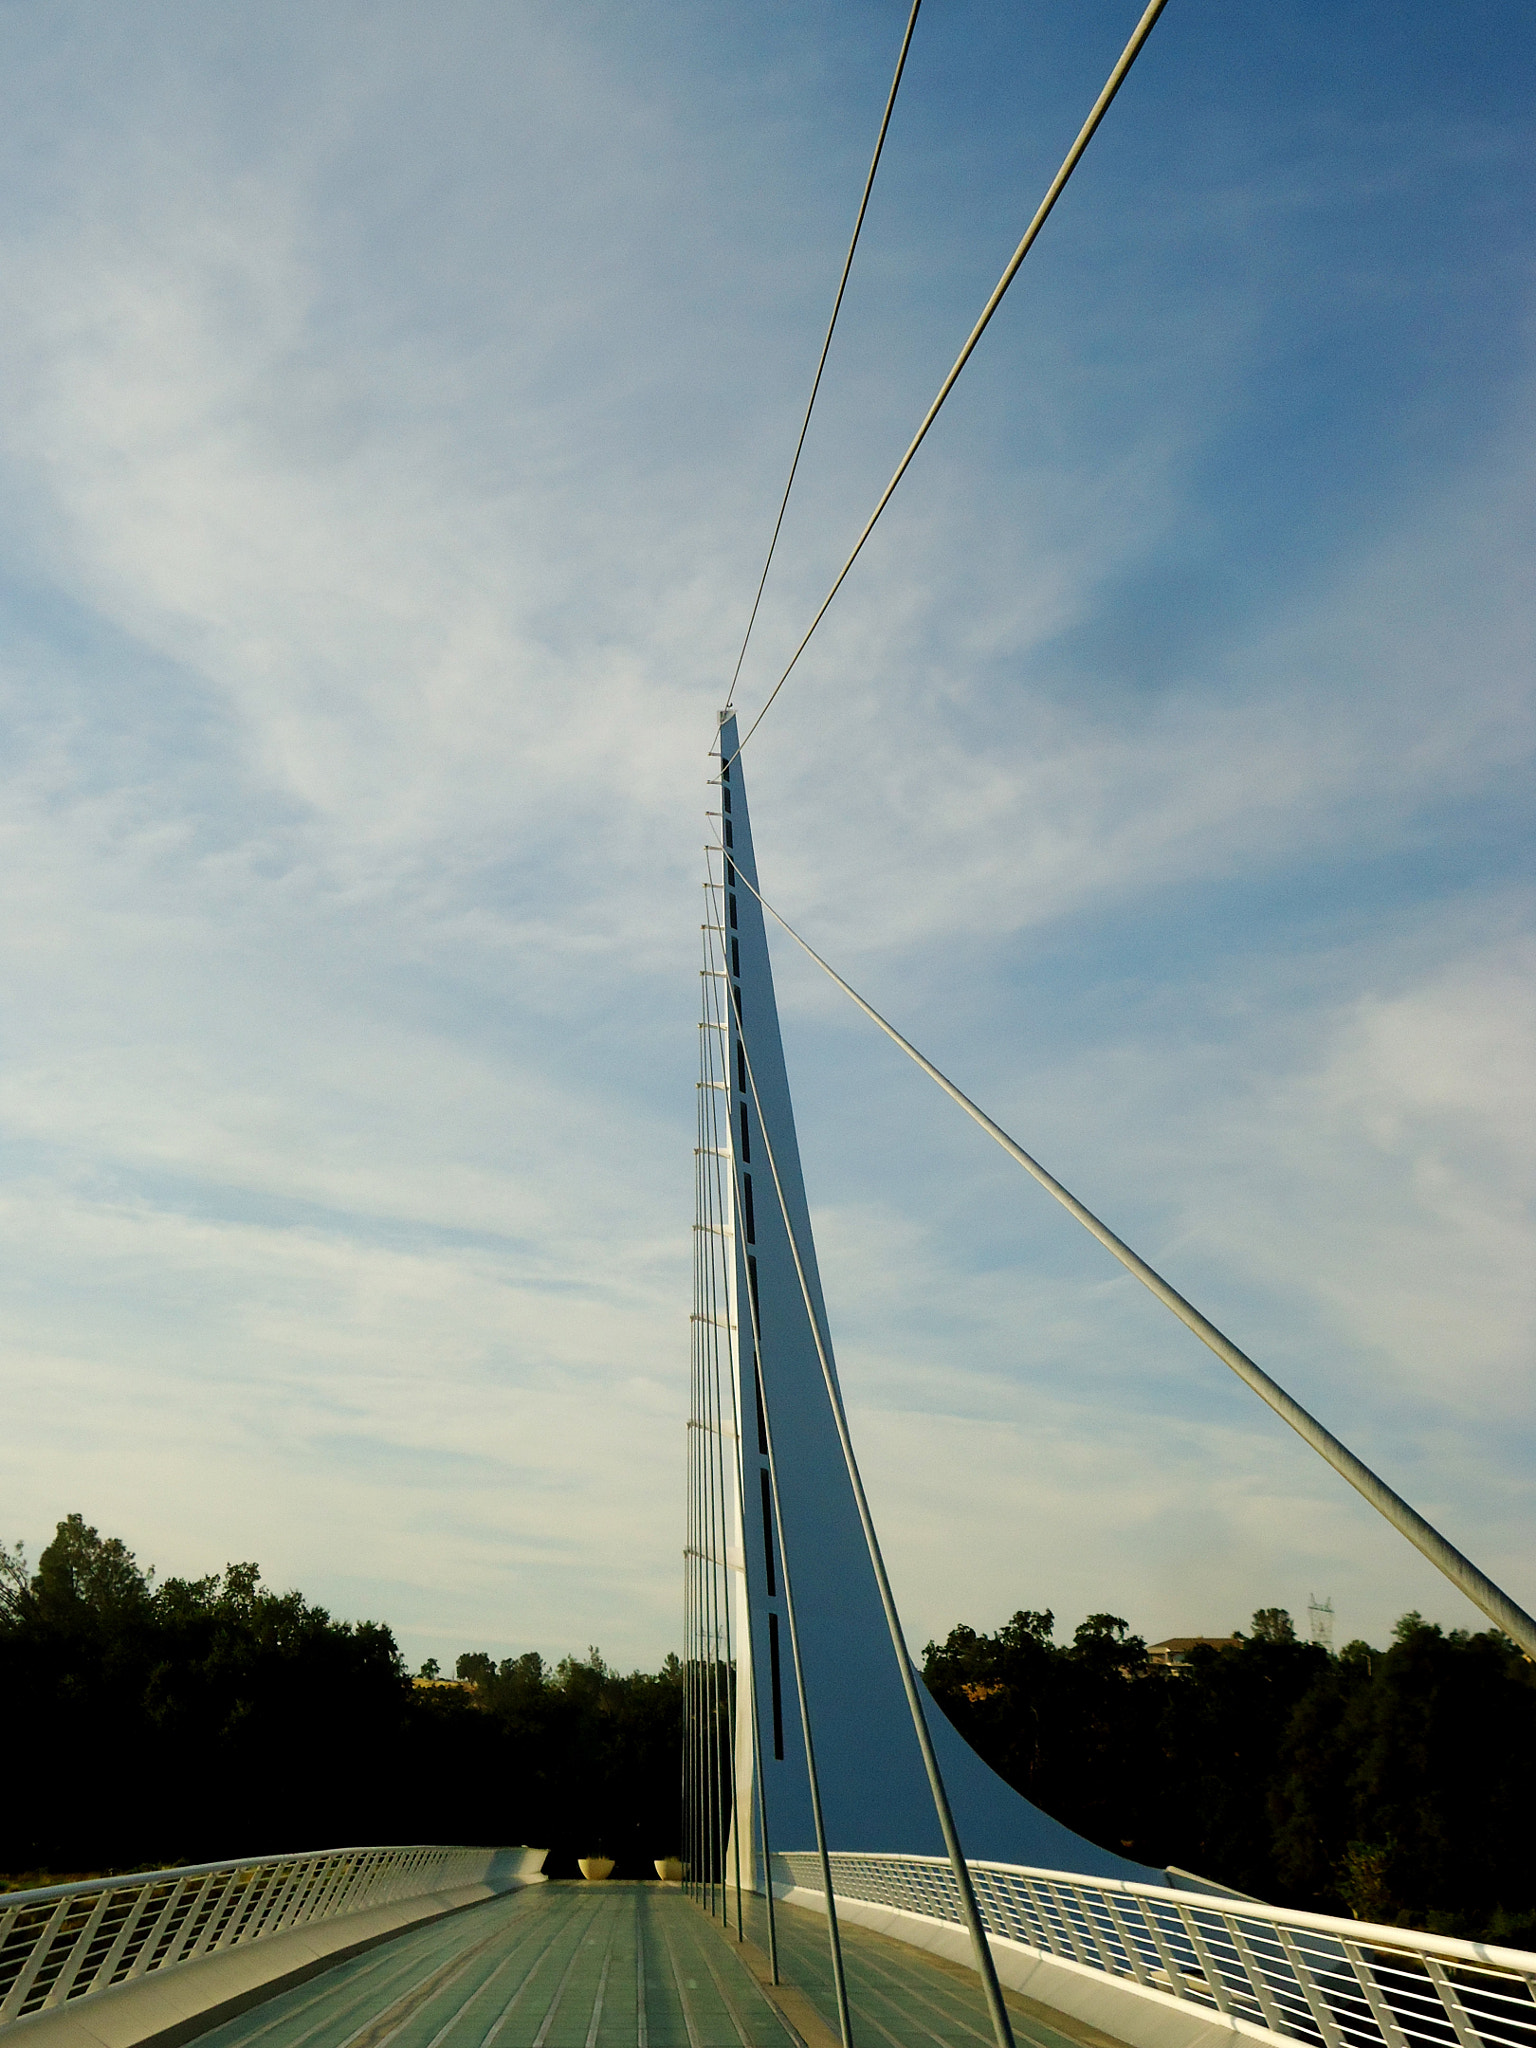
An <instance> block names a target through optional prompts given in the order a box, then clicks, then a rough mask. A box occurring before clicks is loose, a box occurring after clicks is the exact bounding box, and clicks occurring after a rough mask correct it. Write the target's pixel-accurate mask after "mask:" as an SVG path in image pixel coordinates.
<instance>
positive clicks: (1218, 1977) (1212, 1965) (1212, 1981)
mask: <svg viewBox="0 0 1536 2048" xmlns="http://www.w3.org/2000/svg"><path fill="white" fill-rule="evenodd" d="M1174 1911H1175V1912H1176V1913H1177V1914H1178V1916H1179V1925H1180V1926H1181V1927H1182V1928H1183V1929H1184V1932H1185V1933H1186V1934H1187V1935H1188V1936H1189V1945H1190V1947H1191V1948H1192V1949H1193V1950H1194V1952H1195V1960H1196V1962H1197V1963H1198V1964H1199V1965H1200V1968H1201V1970H1202V1972H1203V1973H1204V1976H1205V1983H1206V1988H1207V1990H1208V1991H1209V1992H1210V1994H1211V1999H1212V2002H1213V2003H1214V2005H1215V2007H1216V2010H1217V2011H1218V2012H1219V2013H1220V2014H1221V2015H1222V2017H1223V2019H1229V2018H1230V2017H1231V2015H1232V2000H1231V1997H1230V1996H1229V1995H1228V1992H1227V1983H1226V1979H1225V1978H1224V1977H1223V1976H1222V1974H1221V1971H1220V1969H1219V1968H1218V1967H1217V1964H1216V1958H1215V1957H1214V1956H1213V1955H1212V1954H1211V1951H1210V1949H1209V1947H1208V1946H1207V1944H1206V1939H1205V1936H1204V1934H1202V1933H1201V1931H1200V1924H1199V1922H1198V1921H1197V1920H1196V1919H1195V1916H1194V1914H1193V1913H1192V1912H1191V1911H1190V1910H1189V1908H1188V1907H1187V1906H1182V1905H1181V1906H1176V1907H1175V1908H1174ZM1329 2048H1337V2044H1336V2043H1333V2042H1330V2043H1329Z"/></svg>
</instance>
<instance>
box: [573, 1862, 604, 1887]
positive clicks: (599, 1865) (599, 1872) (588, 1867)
mask: <svg viewBox="0 0 1536 2048" xmlns="http://www.w3.org/2000/svg"><path fill="white" fill-rule="evenodd" d="M576 1868H577V1869H578V1870H579V1871H580V1872H581V1874H582V1876H583V1877H586V1878H590V1879H591V1880H592V1882H593V1883H594V1884H598V1883H600V1882H601V1881H602V1879H603V1878H605V1877H612V1875H613V1858H612V1857H611V1856H578V1857H577V1858H576Z"/></svg>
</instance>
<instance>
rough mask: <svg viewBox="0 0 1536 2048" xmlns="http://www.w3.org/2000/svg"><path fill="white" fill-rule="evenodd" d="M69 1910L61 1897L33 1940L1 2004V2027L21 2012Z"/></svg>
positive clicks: (66, 1900) (67, 1902) (66, 1902)
mask: <svg viewBox="0 0 1536 2048" xmlns="http://www.w3.org/2000/svg"><path fill="white" fill-rule="evenodd" d="M68 1911H69V1901H68V1899H60V1901H59V1903H58V1904H57V1905H56V1906H55V1907H54V1909H53V1911H52V1913H51V1914H50V1915H49V1916H48V1923H47V1925H46V1927H45V1928H44V1929H43V1932H42V1933H41V1934H40V1935H39V1936H38V1937H37V1939H36V1940H35V1941H34V1942H33V1944H32V1953H31V1955H30V1956H28V1958H27V1960H26V1962H25V1964H24V1965H23V1966H22V1970H21V1974H20V1975H19V1976H18V1977H17V1979H16V1982H15V1983H14V1984H13V1985H12V1986H11V1988H10V1990H9V1991H8V1992H7V1993H6V1996H5V2003H4V2004H3V2005H0V2027H3V2026H4V2025H5V2024H6V2022H7V2021H8V2020H11V2019H14V2018H16V2017H17V2015H18V2014H19V2013H20V2011H21V2007H22V2003H23V2001H24V2000H25V1998H26V1995H27V1993H28V1992H29V1991H30V1990H31V1989H32V1986H33V1985H34V1984H35V1983H36V1982H37V1980H38V1977H39V1975H40V1974H41V1971H42V1967H43V1964H44V1963H45V1962H46V1961H47V1959H48V1951H49V1949H50V1948H52V1946H53V1944H54V1942H55V1941H56V1940H57V1939H58V1934H59V1929H60V1928H61V1927H62V1926H63V1925H64V1916H65V1914H66V1913H67V1912H68Z"/></svg>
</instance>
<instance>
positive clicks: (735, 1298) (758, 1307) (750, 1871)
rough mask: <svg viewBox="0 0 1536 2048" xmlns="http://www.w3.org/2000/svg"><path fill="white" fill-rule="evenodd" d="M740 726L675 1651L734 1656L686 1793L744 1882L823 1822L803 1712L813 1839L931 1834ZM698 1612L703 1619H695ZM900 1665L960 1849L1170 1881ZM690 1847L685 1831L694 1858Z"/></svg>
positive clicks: (722, 823) (753, 1881) (726, 863)
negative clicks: (798, 1102) (813, 1192)
mask: <svg viewBox="0 0 1536 2048" xmlns="http://www.w3.org/2000/svg"><path fill="white" fill-rule="evenodd" d="M736 745H737V739H736V721H735V719H734V717H727V718H726V720H725V721H724V722H723V724H722V725H721V727H720V735H719V757H718V758H719V760H720V762H721V763H723V764H726V765H725V766H724V769H723V773H722V774H721V775H720V777H719V779H718V781H717V782H716V784H715V787H716V789H717V791H718V797H719V803H718V812H717V813H716V815H714V816H713V818H712V820H711V823H712V826H713V827H714V828H715V830H716V831H717V832H718V844H717V845H715V846H713V847H712V848H711V852H710V872H709V879H708V884H707V890H706V902H707V905H708V911H707V918H706V924H705V931H704V939H705V947H704V967H703V976H702V986H703V990H704V1026H703V1030H702V1032H701V1040H702V1046H701V1074H700V1082H701V1086H700V1103H701V1110H700V1132H701V1135H700V1151H699V1167H700V1172H699V1182H700V1213H699V1218H698V1223H699V1228H698V1229H697V1230H696V1232H695V1245H696V1267H697V1266H699V1265H712V1266H713V1269H714V1271H713V1274H712V1275H710V1276H706V1277H705V1278H704V1279H703V1281H702V1284H700V1285H699V1286H698V1287H697V1288H696V1292H697V1293H698V1294H699V1296H700V1300H699V1301H698V1302H697V1303H696V1321H695V1325H694V1327H695V1332H696V1335H695V1396H694V1411H695V1412H694V1416H693V1418H692V1419H693V1421H694V1423H695V1425H696V1426H695V1428H694V1429H693V1430H691V1431H690V1442H691V1444H692V1446H693V1453H694V1460H695V1463H698V1462H700V1461H702V1460H706V1459H712V1460H713V1462H714V1463H715V1466H716V1472H715V1476H714V1477H713V1480H711V1478H710V1475H708V1474H706V1473H704V1472H702V1471H696V1472H695V1476H694V1481H693V1486H692V1489H691V1492H692V1494H693V1496H694V1497H695V1498H696V1499H697V1500H699V1501H700V1502H701V1503H702V1505H703V1512H704V1517H705V1519H713V1520H714V1523H715V1528H714V1531H713V1533H710V1532H708V1531H706V1530H705V1529H704V1528H703V1527H701V1528H699V1529H698V1530H697V1531H696V1532H695V1533H694V1534H693V1535H691V1536H690V1552H691V1553H692V1556H691V1562H692V1563H693V1564H694V1565H695V1570H694V1573H693V1574H692V1578H693V1580H694V1581H696V1582H697V1583H695V1584H694V1585H693V1590H692V1592H691V1595H690V1615H691V1619H692V1628H691V1636H692V1641H691V1645H690V1648H691V1658H690V1662H691V1664H692V1665H694V1666H701V1665H703V1664H705V1663H707V1662H708V1661H709V1658H710V1656H711V1654H713V1655H714V1656H716V1657H719V1658H726V1657H727V1651H728V1658H729V1660H734V1665H735V1686H734V1703H733V1708H728V1706H727V1703H726V1701H725V1700H724V1698H723V1697H721V1698H720V1700H719V1701H718V1703H717V1705H716V1707H715V1709H714V1710H713V1711H714V1712H715V1714H716V1715H717V1717H718V1716H719V1715H721V1714H723V1713H725V1712H727V1711H733V1713H734V1724H735V1725H734V1741H733V1742H731V1743H730V1744H729V1745H728V1746H729V1748H730V1750H731V1751H732V1752H733V1755H732V1757H731V1758H729V1759H727V1757H726V1755H725V1747H724V1745H723V1744H722V1748H721V1754H720V1758H719V1767H720V1768H722V1769H726V1770H728V1772H729V1778H728V1780H727V1782H728V1783H729V1782H730V1781H731V1780H733V1781H734V1782H733V1783H730V1789H729V1791H727V1790H726V1789H725V1786H724V1785H722V1786H721V1787H720V1789H719V1791H718V1792H717V1793H716V1794H715V1795H714V1797H713V1798H712V1799H706V1800H705V1801H703V1802H701V1804H712V1805H713V1806H714V1807H715V1808H716V1810H717V1811H718V1812H719V1814H720V1819H721V1821H722V1822H727V1824H728V1815H733V1816H734V1821H735V1826H734V1829H733V1831H732V1832H731V1833H730V1834H729V1835H726V1834H725V1832H724V1830H723V1829H722V1839H721V1843H720V1846H719V1847H718V1848H717V1850H716V1851H715V1856H714V1860H715V1861H716V1862H717V1863H718V1864H719V1865H720V1869H719V1873H718V1874H719V1877H720V1879H721V1880H722V1881H723V1882H724V1883H726V1884H732V1885H734V1883H735V1882H736V1881H737V1873H736V1866H737V1863H738V1861H739V1863H740V1866H741V1871H740V1881H741V1882H742V1883H743V1884H744V1885H745V1886H746V1887H747V1888H748V1889H750V1890H753V1891H762V1890H763V1889H764V1888H765V1886H766V1883H767V1875H768V1873H767V1869H766V1867H765V1864H764V1860H763V1843H764V1826H763V1822H764V1818H765V1814H766V1823H767V1829H766V1833H767V1841H768V1843H769V1846H770V1847H771V1849H772V1850H773V1851H775V1852H777V1851H780V1850H804V1849H809V1848H810V1847H811V1846H812V1844H813V1843H814V1842H815V1841H816V1839H817V1829H816V1816H815V1813H814V1810H813V1804H812V1789H811V1788H812V1777H811V1773H810V1771H809V1769H808V1764H807V1756H806V1748H805V1739H804V1733H803V1730H804V1727H805V1726H806V1725H807V1724H808V1725H809V1727H810V1730H811V1733H812V1747H813V1753H814V1760H815V1765H816V1770H815V1781H816V1782H817V1783H818V1784H819V1788H820V1797H821V1806H822V1820H823V1826H824V1830H825V1838H826V1843H827V1846H828V1848H829V1849H830V1850H845V1851H851V1850H858V1851H862V1852H865V1853H869V1852H877V1851H894V1852H905V1853H907V1854H931V1855H942V1854H943V1853H944V1852H945V1843H944V1841H943V1839H942V1835H941V1829H940V1824H939V1819H938V1816H937V1813H936V1809H935V1804H934V1797H933V1793H932V1790H931V1788H930V1784H929V1780H928V1777H927V1774H926V1771H925V1768H924V1763H923V1759H922V1755H921V1753H920V1750H919V1747H918V1743H917V1740H916V1736H915V1731H914V1724H913V1720H912V1716H911V1713H910V1711H909V1705H908V1699H907V1695H906V1691H905V1689H904V1686H903V1682H902V1674H901V1672H900V1670H899V1668H898V1665H897V1662H896V1658H895V1655H894V1653H893V1648H892V1641H891V1635H890V1631H889V1629H888V1626H887V1620H886V1616H885V1613H884V1611H883V1609H882V1604H881V1599H880V1591H879V1586H878V1583H877V1580H876V1576H875V1569H874V1566H873V1564H872V1561H871V1555H870V1547H869V1545H868V1544H867V1542H866V1538H865V1533H864V1529H863V1527H862V1525H861V1522H860V1517H859V1512H858V1504H857V1500H856V1497H855V1494H854V1490H853V1484H852V1481H851V1478H850V1473H849V1468H848V1463H847V1461H846V1459H845V1456H844V1452H843V1448H842V1445H841V1443H840V1440H839V1436H838V1432H837V1418H836V1416H835V1414H834V1411H833V1408H832V1404H831V1400H830V1399H829V1391H828V1373H832V1374H835V1366H834V1365H833V1363H832V1360H833V1351H832V1340H831V1333H830V1330H829V1327H828V1323H827V1316H826V1309H825V1305H824V1302H823V1299H822V1292H821V1282H820V1277H819V1274H818V1272H817V1266H816V1254H815V1243H814V1239H813V1236H812V1232H811V1222H810V1214H809V1210H808V1208H807V1204H806V1197H805V1187H804V1182H803V1179H802V1176H801V1169H800V1154H799V1146H798V1144H797V1141H796V1136H795V1119H794V1110H793V1106H792V1103H791V1099H790V1092H789V1082H788V1077H787V1075H786V1072H785V1066H784V1053H783V1046H782V1043H781V1039H780V1034H779V1019H778V1007H777V1003H776V1000H775V996H774V985H773V970H772V966H771V963H770V960H769V954H768V944H767V937H766V933H765V930H764V922H763V913H762V910H761V907H760V905H759V902H758V898H757V887H758V877H757V864H756V860H755V857H754V852H753V845H752V827H751V819H750V813H749V810H748V805H747V792H746V782H745V777H744V774H743V771H742V763H741V761H740V760H739V759H735V760H733V759H732V756H733V755H734V754H735V752H736ZM711 809H712V810H713V809H714V807H713V806H712V807H711ZM712 836H713V835H712ZM738 878H740V881H741V882H742V883H743V884H745V885H746V886H738ZM797 1253H798V1263H797V1257H796V1255H797ZM812 1315H814V1317H815V1319H816V1326H815V1327H813V1324H812V1320H811V1318H812ZM754 1326H755V1327H756V1331H757V1333H758V1338H759V1340H760V1341H759V1342H756V1343H755V1342H754ZM818 1336H819V1339H820V1343H819V1346H818ZM823 1359H825V1362H826V1370H825V1371H824V1369H823ZM738 1421H739V1431H738V1428H737V1424H738ZM770 1440H771V1444H772V1457H771V1459H770ZM711 1502H713V1505H711ZM711 1573H716V1574H719V1575H720V1577H721V1582H720V1583H719V1585H718V1586H717V1588H716V1589H714V1590H713V1591H711V1590H710V1589H708V1588H707V1587H706V1586H705V1585H704V1584H703V1581H704V1580H705V1579H706V1578H707V1577H708V1576H709V1575H710V1574H711ZM791 1599H792V1601H793V1614H792V1615H791V1610H790V1601H791ZM792 1621H793V1635H794V1638H795V1639H796V1640H797V1643H798V1651H799V1658H798V1662H799V1668H800V1672H801V1675H802V1678H803V1683H804V1698H803V1699H802V1698H801V1696H800V1693H799V1691H798V1688H797V1685H796V1677H795V1662H796V1660H795V1657H794V1655H793V1649H794V1647H795V1644H794V1642H792V1635H791V1622H792ZM711 1626H713V1627H715V1629H716V1631H717V1633H716V1636H715V1638H714V1640H713V1641H706V1640H705V1638H706V1637H708V1632H709V1628H710V1627H711ZM701 1627H702V1634H701ZM727 1632H728V1635H729V1644H728V1645H727V1641H726V1636H727ZM716 1643H717V1644H718V1647H717V1648H716V1647H715V1644H716ZM917 1684H918V1687H919V1689H920V1697H921V1701H922V1705H923V1710H924V1717H925V1720H926V1722H927V1726H928V1729H929V1733H930V1736H931V1740H932V1745H933V1749H934V1752H935V1753H936V1756H937V1760H938V1763H939V1766H940V1769H941V1770H942V1774H943V1781H944V1785H945V1788H946V1789H947V1792H948V1796H949V1804H950V1807H951V1810H952V1812H953V1815H954V1820H955V1823H956V1826H957V1828H958V1831H959V1836H960V1840H961V1842H962V1844H963V1846H964V1850H965V1854H966V1856H967V1857H981V1858H988V1859H997V1860H1002V1861H1006V1862H1010V1863H1020V1864H1028V1865H1033V1866H1037V1867H1038V1866H1045V1867H1048V1868H1053V1869H1058V1870H1075V1871H1079V1872H1081V1873H1083V1874H1084V1875H1088V1876H1094V1877H1107V1878H1121V1879H1129V1880H1138V1881H1141V1882H1143V1883H1146V1882H1152V1883H1160V1884H1165V1883H1167V1882H1168V1881H1169V1880H1168V1877H1167V1874H1166V1873H1165V1872H1163V1871H1161V1870H1155V1869H1152V1868H1150V1867H1149V1866H1147V1865H1145V1864H1141V1863H1135V1862H1132V1861H1131V1860H1129V1859H1128V1858H1126V1857H1124V1856H1120V1855H1117V1854H1115V1853H1113V1852H1112V1851H1110V1850H1108V1849H1103V1848H1100V1847H1099V1846H1098V1845H1097V1844H1095V1843H1092V1842H1089V1841H1087V1840H1085V1839H1084V1838H1083V1837H1082V1836H1080V1835H1077V1834H1074V1833H1073V1832H1072V1830H1070V1829H1069V1828H1065V1827H1063V1826H1062V1825H1061V1824H1060V1823H1059V1822H1057V1821H1054V1820H1052V1819H1051V1818H1050V1817H1049V1816H1048V1815H1046V1814H1044V1813H1042V1812H1041V1811H1040V1810H1039V1808H1038V1807H1035V1806H1033V1805H1031V1804H1030V1802H1029V1801H1028V1800H1027V1799H1025V1798H1023V1797H1022V1796H1021V1795H1020V1794H1019V1793H1017V1792H1015V1791H1014V1790H1013V1788H1012V1787H1011V1786H1010V1785H1008V1784H1006V1783H1005V1782H1004V1781H1003V1779H1001V1778H1000V1777H998V1776H997V1774H996V1773H995V1772H994V1771H993V1770H991V1769H990V1767H989V1766H988V1765H986V1764H985V1763H983V1762H982V1760H981V1758H980V1757H978V1756H977V1755H976V1753H975V1752H974V1751H973V1750H972V1749H971V1748H970V1747H969V1745H968V1744H966V1743H965V1742H964V1741H963V1740H962V1738H961V1737H960V1736H959V1735H958V1734H957V1733H956V1731H955V1730H954V1729H953V1728H952V1727H951V1725H950V1723H949V1722H948V1721H947V1720H946V1719H945V1717H944V1715H943V1714H942V1713H941V1712H940V1711H939V1710H938V1709H937V1708H936V1707H935V1706H934V1705H933V1704H932V1702H931V1701H930V1700H929V1699H928V1697H927V1695H926V1693H923V1692H921V1680H920V1679H919V1680H918V1681H917ZM705 1718H707V1716H706V1717H705ZM709 1741H714V1742H722V1732H721V1731H720V1730H719V1729H718V1728H717V1729H716V1730H715V1732H714V1733H713V1734H712V1735H711V1736H709V1737H708V1738H707V1739H706V1740H705V1742H704V1745H703V1747H704V1749H707V1747H708V1742H709ZM696 1746H698V1745H697V1744H696ZM700 1764H703V1765H705V1766H706V1768H707V1765H708V1758H707V1756H706V1755H705V1754H703V1751H702V1750H701V1753H700V1755H699V1756H698V1757H697V1758H696V1759H695V1766H694V1767H695V1769H697V1767H698V1766H699V1765H700ZM727 1810H728V1811H727ZM702 1818H703V1816H702V1813H701V1814H699V1815H696V1817H695V1831H697V1827H698V1823H699V1821H700V1820H702ZM701 1852H702V1854H701ZM708 1859H709V1852H708V1850H707V1848H706V1845H705V1844H704V1843H703V1842H702V1841H701V1842H698V1843H697V1844H696V1845H695V1846H694V1860H695V1862H696V1864H698V1863H700V1862H701V1861H707V1860H708Z"/></svg>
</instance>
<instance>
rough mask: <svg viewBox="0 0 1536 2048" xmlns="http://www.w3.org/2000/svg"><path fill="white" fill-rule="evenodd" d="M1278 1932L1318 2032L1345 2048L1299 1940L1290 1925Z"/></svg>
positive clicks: (1473, 2047) (1473, 2045) (1468, 2045)
mask: <svg viewBox="0 0 1536 2048" xmlns="http://www.w3.org/2000/svg"><path fill="white" fill-rule="evenodd" d="M1275 1935H1276V1938H1277V1939H1278V1941H1279V1943H1280V1946H1281V1948H1282V1949H1284V1951H1285V1959H1286V1961H1287V1962H1288V1963H1289V1964H1290V1966H1291V1970H1292V1972H1293V1974H1294V1975H1295V1978H1296V1982H1297V1983H1298V1984H1299V1985H1300V1986H1301V1991H1302V1996H1303V1997H1304V1998H1305V1999H1306V2001H1307V2004H1308V2006H1309V2008H1310V2009H1311V2013H1312V2017H1313V2019H1315V2020H1316V2021H1317V2028H1318V2032H1319V2033H1320V2034H1321V2035H1322V2037H1323V2039H1324V2040H1325V2041H1326V2042H1327V2043H1328V2048H1344V2036H1343V2034H1342V2032H1341V2031H1340V2028H1339V2023H1338V2021H1337V2020H1336V2019H1335V2018H1334V2016H1333V2009H1332V2007H1331V2006H1330V2005H1329V2003H1328V2001H1327V1999H1326V1998H1324V1996H1323V1994H1322V1992H1321V1991H1319V1990H1318V1988H1317V1983H1316V1980H1315V1979H1314V1977H1313V1975H1312V1972H1311V1969H1310V1968H1309V1967H1308V1964H1307V1959H1306V1956H1305V1954H1304V1953H1303V1951H1302V1947H1301V1944H1300V1942H1298V1941H1297V1939H1296V1937H1295V1935H1294V1934H1292V1932H1291V1930H1290V1929H1289V1928H1288V1927H1277V1928H1276V1929H1275ZM1431 1967H1433V1966H1431ZM1462 2048H1482V2044H1481V2042H1479V2041H1478V2039H1477V2037H1476V2035H1474V2036H1473V2037H1472V2039H1471V2040H1470V2041H1464V2042H1463V2043H1462Z"/></svg>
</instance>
